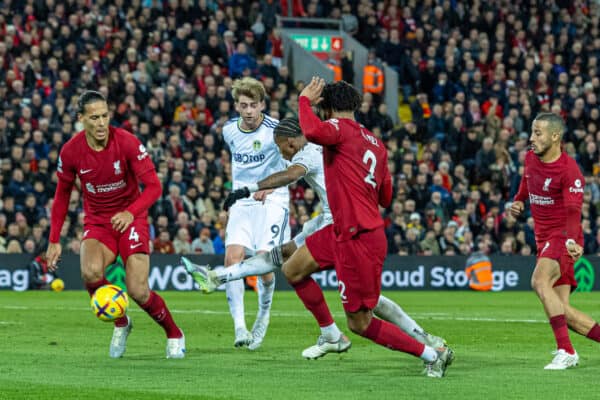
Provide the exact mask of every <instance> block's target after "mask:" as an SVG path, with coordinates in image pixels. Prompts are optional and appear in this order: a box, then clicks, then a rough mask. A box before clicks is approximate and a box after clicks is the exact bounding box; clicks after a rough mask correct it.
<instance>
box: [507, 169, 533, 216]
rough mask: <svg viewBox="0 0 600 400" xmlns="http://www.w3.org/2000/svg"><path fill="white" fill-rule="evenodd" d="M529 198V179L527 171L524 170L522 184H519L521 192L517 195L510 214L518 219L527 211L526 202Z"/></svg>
mask: <svg viewBox="0 0 600 400" xmlns="http://www.w3.org/2000/svg"><path fill="white" fill-rule="evenodd" d="M528 197H529V189H528V187H527V177H526V175H525V170H523V176H521V182H520V183H519V190H518V191H517V194H515V197H514V199H513V200H514V201H513V203H512V204H511V206H510V212H511V214H512V215H513V216H514V217H518V216H519V215H521V213H522V212H523V211H524V210H525V201H526V200H527V198H528Z"/></svg>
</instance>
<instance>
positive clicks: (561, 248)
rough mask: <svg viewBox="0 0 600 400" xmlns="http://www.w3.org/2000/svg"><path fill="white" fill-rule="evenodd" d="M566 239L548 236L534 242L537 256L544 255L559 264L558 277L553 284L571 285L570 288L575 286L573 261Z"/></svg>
mask: <svg viewBox="0 0 600 400" xmlns="http://www.w3.org/2000/svg"><path fill="white" fill-rule="evenodd" d="M565 241H566V239H565V238H564V237H562V236H557V237H553V238H550V239H549V240H546V241H539V242H536V246H537V249H538V250H537V258H538V259H539V258H541V257H545V258H551V259H553V260H556V261H558V264H559V265H560V278H558V280H557V281H556V283H554V286H560V285H571V290H575V288H576V287H577V280H575V269H574V268H573V266H574V265H575V261H574V260H573V259H572V258H571V256H570V255H569V252H568V251H567V246H566V245H565Z"/></svg>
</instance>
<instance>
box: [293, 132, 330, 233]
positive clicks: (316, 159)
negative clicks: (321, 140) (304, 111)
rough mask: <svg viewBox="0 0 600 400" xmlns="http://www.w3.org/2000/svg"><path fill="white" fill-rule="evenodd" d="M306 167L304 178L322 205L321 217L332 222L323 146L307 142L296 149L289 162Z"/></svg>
mask: <svg viewBox="0 0 600 400" xmlns="http://www.w3.org/2000/svg"><path fill="white" fill-rule="evenodd" d="M290 163H291V164H292V165H293V164H297V165H300V166H302V167H304V169H306V175H304V180H305V181H306V183H308V185H309V186H310V187H311V188H312V189H313V190H314V191H315V193H316V194H317V196H319V200H321V205H322V207H323V217H324V220H325V221H327V223H332V222H333V217H332V216H331V210H330V209H329V202H328V201H327V191H326V189H325V169H324V167H323V148H322V147H321V146H319V145H317V144H314V143H310V142H307V143H306V144H305V145H304V147H302V149H300V151H298V152H297V153H296V154H295V155H294V157H292V160H291V162H290Z"/></svg>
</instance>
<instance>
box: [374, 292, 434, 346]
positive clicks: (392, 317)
mask: <svg viewBox="0 0 600 400" xmlns="http://www.w3.org/2000/svg"><path fill="white" fill-rule="evenodd" d="M373 313H374V314H375V315H376V316H377V317H379V318H381V319H384V320H386V321H389V322H391V323H392V324H394V325H396V326H398V327H399V328H400V329H402V330H403V331H404V332H406V333H407V334H409V335H410V336H412V337H413V338H415V339H416V340H418V341H419V342H421V343H424V340H425V337H426V335H427V332H425V331H424V330H423V328H421V326H420V325H419V324H417V323H416V322H415V321H414V320H413V319H412V318H411V317H409V316H408V314H407V313H405V312H404V310H403V309H402V308H401V307H400V306H399V305H398V304H396V303H394V302H393V301H392V300H390V299H388V298H387V297H385V296H381V295H380V296H379V301H378V302H377V305H376V306H375V308H374V309H373Z"/></svg>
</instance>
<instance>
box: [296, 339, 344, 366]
mask: <svg viewBox="0 0 600 400" xmlns="http://www.w3.org/2000/svg"><path fill="white" fill-rule="evenodd" d="M350 347H352V342H351V341H350V339H348V337H347V336H346V335H344V334H342V335H340V338H339V339H338V340H336V341H335V342H328V341H327V339H325V338H324V337H323V335H321V336H319V339H317V344H315V345H314V346H310V347H309V348H307V349H304V351H303V352H302V357H304V358H306V359H309V360H315V359H317V358H321V357H323V356H324V355H326V354H329V353H345V352H347V351H348V350H349V349H350Z"/></svg>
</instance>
